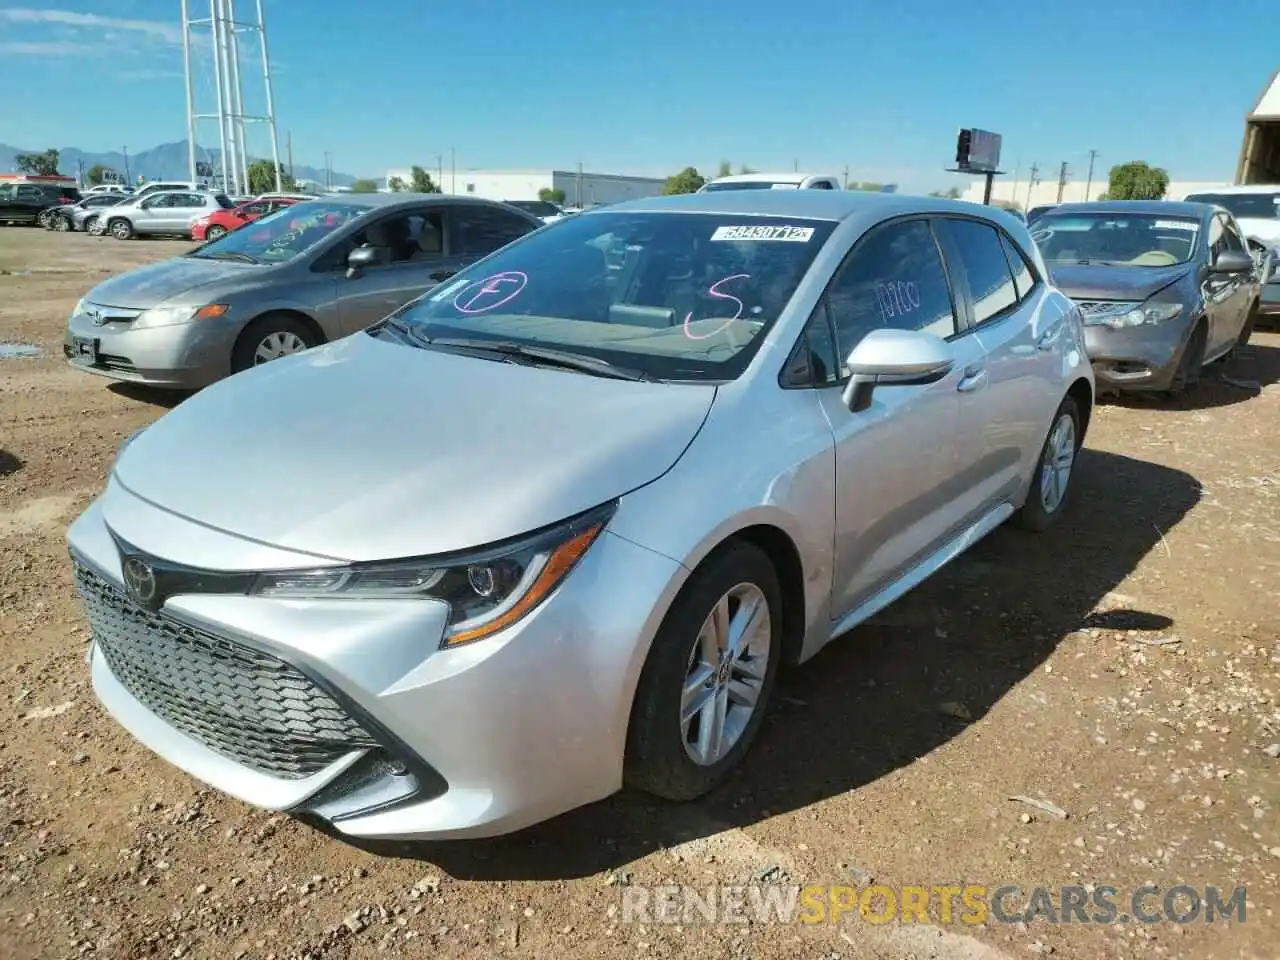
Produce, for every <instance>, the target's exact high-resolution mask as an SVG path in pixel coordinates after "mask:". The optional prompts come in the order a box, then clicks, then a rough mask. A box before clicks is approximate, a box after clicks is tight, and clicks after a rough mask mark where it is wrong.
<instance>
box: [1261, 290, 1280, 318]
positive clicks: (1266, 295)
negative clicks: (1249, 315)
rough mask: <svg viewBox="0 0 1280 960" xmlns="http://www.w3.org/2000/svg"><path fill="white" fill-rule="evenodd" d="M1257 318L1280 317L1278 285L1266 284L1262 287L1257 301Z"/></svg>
mask: <svg viewBox="0 0 1280 960" xmlns="http://www.w3.org/2000/svg"><path fill="white" fill-rule="evenodd" d="M1258 316H1261V317H1280V283H1268V284H1264V285H1263V287H1262V297H1261V299H1260V300H1259V301H1258Z"/></svg>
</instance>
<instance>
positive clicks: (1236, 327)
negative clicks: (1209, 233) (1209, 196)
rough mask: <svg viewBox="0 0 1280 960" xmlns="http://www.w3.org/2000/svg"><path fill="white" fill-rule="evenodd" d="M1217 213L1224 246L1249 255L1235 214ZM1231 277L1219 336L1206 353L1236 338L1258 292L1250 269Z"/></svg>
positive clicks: (1222, 349) (1223, 348)
mask: <svg viewBox="0 0 1280 960" xmlns="http://www.w3.org/2000/svg"><path fill="white" fill-rule="evenodd" d="M1218 216H1220V217H1221V218H1222V236H1223V240H1224V242H1225V244H1226V249H1228V250H1236V251H1240V252H1243V253H1247V254H1249V255H1250V256H1252V252H1251V251H1250V250H1249V245H1248V243H1247V242H1246V241H1245V238H1244V232H1243V231H1242V230H1241V229H1240V225H1239V224H1238V223H1236V219H1235V217H1233V216H1232V215H1231V214H1230V213H1220V214H1218ZM1232 279H1233V280H1234V281H1235V282H1234V283H1233V285H1232V287H1231V298H1230V300H1229V301H1228V306H1229V309H1228V310H1227V311H1226V312H1225V313H1224V317H1223V320H1224V323H1223V325H1222V338H1221V340H1219V341H1218V344H1217V350H1215V351H1214V352H1213V353H1212V354H1210V356H1216V355H1217V354H1219V353H1223V352H1225V351H1227V350H1229V349H1230V348H1231V347H1232V345H1233V344H1235V342H1236V341H1237V340H1238V339H1239V337H1240V330H1241V328H1242V327H1243V326H1244V324H1245V321H1246V320H1247V319H1248V316H1249V309H1250V308H1251V307H1252V306H1253V301H1254V298H1255V297H1257V296H1258V294H1259V283H1258V278H1257V276H1256V275H1255V274H1253V273H1252V272H1249V273H1238V274H1233V275H1232Z"/></svg>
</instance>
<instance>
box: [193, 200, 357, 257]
mask: <svg viewBox="0 0 1280 960" xmlns="http://www.w3.org/2000/svg"><path fill="white" fill-rule="evenodd" d="M228 202H229V201H228ZM368 209H369V207H366V206H359V205H356V204H352V203H326V202H325V201H322V200H310V201H307V202H305V203H295V204H293V205H292V206H289V207H284V208H283V209H281V210H277V211H276V212H275V213H272V214H269V215H268V216H265V217H262V218H261V219H258V220H255V221H253V223H252V225H250V226H247V227H241V228H240V229H239V230H232V231H231V232H230V233H226V234H224V235H223V236H222V237H220V238H219V239H217V240H214V241H213V242H211V243H206V244H205V245H204V246H203V247H200V248H199V249H198V250H196V251H194V252H192V253H190V254H188V256H191V257H200V258H212V259H217V258H219V257H233V258H235V259H251V260H259V261H262V262H263V263H282V262H284V261H285V260H292V259H293V258H294V257H296V256H297V255H298V254H300V253H302V252H303V251H304V250H307V249H309V248H311V247H313V246H315V245H316V244H317V243H319V242H320V241H321V240H323V239H324V238H325V237H327V236H329V235H330V234H331V233H333V232H334V231H335V230H337V229H338V228H339V227H341V226H343V225H344V224H346V223H349V222H350V221H352V220H354V219H355V218H356V217H358V216H360V214H362V213H364V212H365V211H366V210H368Z"/></svg>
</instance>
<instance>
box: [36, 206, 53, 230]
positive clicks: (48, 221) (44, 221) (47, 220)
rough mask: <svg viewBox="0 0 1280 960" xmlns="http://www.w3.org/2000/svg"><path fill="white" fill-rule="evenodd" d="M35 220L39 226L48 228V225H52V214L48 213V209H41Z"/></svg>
mask: <svg viewBox="0 0 1280 960" xmlns="http://www.w3.org/2000/svg"><path fill="white" fill-rule="evenodd" d="M36 222H38V223H39V224H40V226H42V227H44V228H45V229H46V230H48V229H49V228H50V226H52V224H53V214H52V213H50V212H49V211H48V210H41V211H40V213H39V214H38V215H37V216H36Z"/></svg>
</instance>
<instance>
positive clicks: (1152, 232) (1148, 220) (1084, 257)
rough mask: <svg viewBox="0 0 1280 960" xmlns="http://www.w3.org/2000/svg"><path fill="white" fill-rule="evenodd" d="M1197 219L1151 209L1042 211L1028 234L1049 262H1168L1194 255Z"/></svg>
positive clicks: (1138, 264)
mask: <svg viewBox="0 0 1280 960" xmlns="http://www.w3.org/2000/svg"><path fill="white" fill-rule="evenodd" d="M1199 235H1200V221H1199V220H1196V219H1193V218H1191V217H1170V216H1162V215H1160V214H1156V213H1113V212H1106V213H1103V212H1099V213H1052V212H1049V213H1044V214H1042V215H1041V216H1039V217H1038V218H1037V219H1036V221H1035V225H1034V227H1033V229H1032V231H1031V236H1032V238H1033V239H1034V240H1035V242H1036V245H1037V246H1038V247H1039V248H1040V253H1041V254H1042V255H1043V256H1044V259H1045V260H1046V261H1047V262H1049V263H1089V264H1106V265H1122V266H1133V267H1171V266H1173V265H1174V264H1178V263H1186V262H1187V261H1188V260H1190V259H1191V258H1192V256H1194V254H1195V251H1196V239H1197V238H1198V237H1199Z"/></svg>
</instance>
